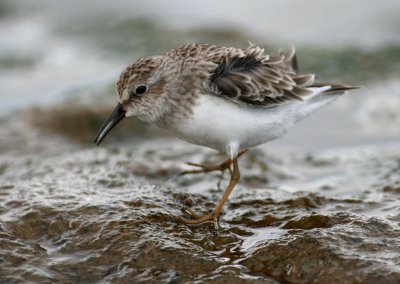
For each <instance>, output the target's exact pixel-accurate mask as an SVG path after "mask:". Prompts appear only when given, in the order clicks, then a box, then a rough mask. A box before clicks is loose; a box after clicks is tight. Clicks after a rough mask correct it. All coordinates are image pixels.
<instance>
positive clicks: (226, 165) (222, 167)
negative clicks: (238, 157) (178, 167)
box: [179, 159, 231, 175]
mask: <svg viewBox="0 0 400 284" xmlns="http://www.w3.org/2000/svg"><path fill="white" fill-rule="evenodd" d="M186 164H188V165H189V166H193V167H196V168H198V169H194V170H186V171H182V172H181V173H180V174H179V175H187V174H202V173H209V172H215V171H220V172H222V173H224V172H225V171H226V170H227V169H228V170H229V171H231V169H230V165H231V159H227V160H225V161H223V162H222V163H220V164H217V165H205V164H197V163H191V162H186Z"/></svg>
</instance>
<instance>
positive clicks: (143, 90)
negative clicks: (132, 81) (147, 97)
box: [135, 85, 147, 95]
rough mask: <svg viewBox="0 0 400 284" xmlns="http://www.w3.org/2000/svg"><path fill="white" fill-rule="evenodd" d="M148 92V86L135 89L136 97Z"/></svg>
mask: <svg viewBox="0 0 400 284" xmlns="http://www.w3.org/2000/svg"><path fill="white" fill-rule="evenodd" d="M146 91H147V86H145V85H139V86H137V87H136V89H135V93H136V95H143V94H144V93H146Z"/></svg>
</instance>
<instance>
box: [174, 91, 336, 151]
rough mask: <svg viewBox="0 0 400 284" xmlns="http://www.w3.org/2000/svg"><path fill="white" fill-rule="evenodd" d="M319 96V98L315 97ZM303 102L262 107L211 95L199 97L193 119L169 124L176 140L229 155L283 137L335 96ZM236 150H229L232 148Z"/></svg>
mask: <svg viewBox="0 0 400 284" xmlns="http://www.w3.org/2000/svg"><path fill="white" fill-rule="evenodd" d="M318 97H322V96H318ZM323 97H326V98H329V100H328V99H326V98H324V99H318V100H314V102H313V103H312V101H311V100H307V101H304V102H288V103H285V104H282V105H279V106H276V107H271V108H263V107H253V106H248V105H239V104H236V103H234V102H231V101H228V100H226V99H223V98H219V97H217V96H212V95H202V96H200V98H199V101H198V102H197V105H196V107H195V108H194V110H193V116H191V117H190V118H186V119H185V120H183V119H182V120H179V121H175V122H174V123H173V125H168V128H169V130H170V131H171V132H172V133H174V134H175V135H176V136H178V137H179V138H181V139H183V140H185V141H188V142H190V143H193V144H197V145H202V146H206V147H209V148H213V149H216V150H219V151H223V152H227V154H232V150H233V151H235V152H236V151H237V150H238V149H247V148H251V147H254V146H257V145H260V144H263V143H265V142H268V141H271V140H273V139H277V138H280V137H282V136H283V135H284V134H285V133H286V132H287V131H288V130H289V129H290V128H292V127H293V125H294V124H295V123H296V122H297V121H299V120H300V119H301V118H303V117H305V116H306V115H308V114H309V113H311V112H312V111H314V110H315V109H317V108H320V107H321V106H322V105H325V104H327V103H328V102H330V101H332V100H333V99H334V98H336V97H337V96H333V95H332V96H323ZM232 146H233V147H234V148H237V149H231V147H232Z"/></svg>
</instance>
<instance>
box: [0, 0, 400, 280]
mask: <svg viewBox="0 0 400 284" xmlns="http://www.w3.org/2000/svg"><path fill="white" fill-rule="evenodd" d="M10 3H11V2H10ZM10 3H9V4H7V5H4V7H3V6H0V12H2V11H3V10H4V11H5V12H4V14H3V15H5V17H4V18H3V21H2V22H0V30H1V31H13V33H4V32H3V33H1V36H0V41H1V42H2V43H7V44H4V45H1V48H0V72H1V74H2V77H0V83H2V84H0V88H1V89H0V98H1V101H2V104H1V105H0V110H1V111H2V114H3V115H2V117H1V118H0V283H27V282H29V283H132V282H150V283H157V282H170V283H186V282H189V283H201V282H205V281H209V282H215V283H222V282H224V283H226V282H229V283H399V282H400V206H399V205H400V202H399V199H400V128H399V125H400V114H399V112H398V109H399V107H400V99H399V94H400V82H399V79H398V71H399V68H400V65H399V63H398V62H400V60H398V59H399V56H400V52H399V51H400V49H399V47H398V46H389V47H387V46H383V47H380V48H379V49H376V50H370V51H365V50H364V49H362V48H359V47H354V48H350V49H335V50H327V49H324V48H322V49H321V48H320V47H318V46H315V47H312V48H311V47H310V48H307V47H305V48H300V49H299V55H300V56H301V57H300V56H299V57H300V59H301V58H303V61H301V60H300V63H301V66H302V68H303V66H304V68H305V70H313V71H317V72H318V73H319V74H322V78H323V79H324V80H325V79H326V78H333V79H334V80H338V81H342V82H349V83H354V84H359V85H364V88H363V89H361V90H360V91H357V92H354V93H352V94H351V95H346V96H344V97H342V98H340V99H339V100H338V101H336V102H335V103H334V104H332V105H330V106H329V107H327V108H325V109H323V110H321V111H319V112H318V113H316V114H315V115H313V116H311V117H310V118H309V119H307V120H305V121H304V122H302V123H300V124H299V125H298V126H297V127H296V128H295V129H293V131H292V132H290V133H289V134H288V135H287V136H286V137H285V138H284V139H282V140H277V141H274V142H271V143H268V144H267V145H265V146H261V147H258V148H256V149H253V150H252V151H251V152H249V153H247V154H246V155H244V156H243V157H242V158H241V159H240V167H241V176H242V177H241V181H240V183H239V185H238V186H237V188H236V189H235V190H234V192H233V194H232V196H231V197H230V199H229V201H228V203H227V204H226V205H225V207H224V210H223V214H222V215H221V218H220V229H219V231H218V232H216V231H215V230H214V228H213V226H212V224H205V225H202V226H186V225H184V224H182V223H181V222H180V220H179V218H180V217H187V216H186V215H185V213H184V209H185V208H190V209H192V210H194V211H195V212H199V213H202V214H205V213H208V212H210V211H211V210H212V209H213V207H214V205H215V204H216V203H217V202H218V200H219V199H220V197H221V195H222V193H223V188H224V187H225V186H226V185H227V183H228V175H227V174H225V176H224V177H223V178H222V179H221V177H220V174H219V173H209V174H204V175H187V176H179V173H180V172H181V171H182V170H185V169H189V168H190V167H189V166H188V165H187V164H185V161H191V162H198V163H216V162H220V161H222V160H223V159H224V158H225V157H223V156H221V155H219V154H217V153H216V152H213V151H211V150H208V149H205V148H201V147H197V146H193V145H189V144H186V143H184V142H180V141H178V140H176V139H174V138H172V137H169V136H168V135H166V134H165V133H163V132H160V131H158V130H155V129H153V128H148V127H147V126H146V125H145V124H143V123H139V122H138V121H135V120H130V121H128V120H127V121H123V122H122V123H121V125H119V126H118V128H117V129H115V130H113V133H111V135H110V137H107V139H106V140H105V141H104V142H103V144H102V145H101V147H95V146H94V145H92V142H91V140H92V138H93V136H94V134H95V133H96V131H97V129H98V127H99V126H100V125H101V123H102V121H103V120H104V119H105V118H106V117H107V115H108V114H109V111H110V110H111V109H112V107H113V105H114V103H115V102H114V99H115V97H114V96H113V95H110V94H113V93H114V80H115V78H116V76H117V75H118V73H119V71H120V70H121V68H123V66H125V65H126V64H127V61H129V60H131V59H132V58H137V57H139V56H143V55H148V54H153V53H159V52H162V51H164V50H165V49H168V48H170V47H173V46H176V45H179V44H181V43H184V42H190V41H209V42H213V43H220V44H226V45H230V44H235V45H236V44H239V45H241V46H243V45H245V44H246V43H245V40H247V39H249V38H246V37H247V36H248V35H247V34H246V35H244V34H242V33H240V32H238V31H235V30H229V29H226V30H217V31H215V30H213V31H210V30H207V29H201V28H200V29H197V30H187V31H182V30H174V29H168V28H165V27H164V26H160V25H159V24H157V22H151V21H148V19H143V18H140V19H136V18H134V19H126V17H127V16H126V15H125V14H124V16H123V17H122V18H123V19H119V18H117V19H115V20H114V21H110V19H111V18H112V17H111V16H112V15H109V14H107V13H106V11H104V9H100V10H101V11H103V12H102V14H101V15H102V16H101V17H100V16H96V15H93V13H87V14H86V13H84V14H83V15H81V14H79V13H78V14H77V15H75V13H73V12H74V10H71V7H70V6H69V5H66V4H54V6H52V5H49V6H46V5H44V4H41V5H40V6H39V8H40V9H38V8H37V7H36V8H35V5H32V7H30V8H31V9H32V10H30V11H29V12H31V13H29V16H27V14H26V13H27V12H28V9H27V8H25V6H24V5H21V4H19V5H17V6H16V7H14V8H15V11H13V9H12V7H13V5H11V4H10ZM57 5H61V6H62V8H65V10H66V11H67V13H66V14H65V15H64V14H63V13H61V10H60V6H57ZM274 5H275V4H274ZM42 8H43V10H42ZM44 8H46V9H44ZM2 9H3V10H2ZM7 9H10V10H7ZM146 9H147V8H146ZM146 9H144V10H143V11H145V10H146ZM89 10H90V9H89ZM150 10H151V9H150ZM171 10H172V9H171ZM378 10H379V9H378ZM83 11H85V9H83ZM112 11H114V10H112ZM55 12H56V13H55ZM13 13H15V14H13ZM53 13H55V14H53ZM57 13H59V14H63V16H59V17H58V16H57V15H58V14H57ZM168 13H171V11H169V12H168ZM168 13H166V15H168ZM69 14H71V15H72V14H73V15H74V16H71V15H69ZM122 14H123V13H122ZM0 15H1V13H0ZM68 15H69V16H68ZM82 16H88V18H87V19H84V20H83V18H84V17H82ZM153 16H154V15H153ZM68 17H72V19H73V21H71V19H70V18H68ZM124 17H125V18H124ZM104 19H107V21H105V20H104ZM390 19H391V18H390V17H389V16H387V22H388V23H389V22H390ZM360 22H362V21H361V20H360ZM175 24H176V23H175ZM205 24H207V23H205ZM388 31H390V29H389V30H388ZM389 34H390V33H389ZM107 35H110V36H107ZM126 35H135V36H132V37H126ZM347 36H349V34H348V35H347ZM345 37H346V36H345ZM252 40H253V39H252ZM360 40H361V39H360ZM374 40H378V39H377V38H375V39H374ZM267 46H268V45H267ZM315 57H317V58H318V59H316V58H315ZM83 59H84V60H83ZM82 62H84V63H82ZM78 65H79V66H80V68H76V66H78ZM327 66H328V67H329V68H327ZM94 102H95V103H94Z"/></svg>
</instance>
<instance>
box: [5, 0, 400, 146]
mask: <svg viewBox="0 0 400 284" xmlns="http://www.w3.org/2000/svg"><path fill="white" fill-rule="evenodd" d="M360 11H362V12H360ZM399 11H400V4H399V2H398V1H395V0H384V1H379V2H365V1H362V0H353V1H350V2H332V1H316V0H313V1H307V2H304V1H296V2H293V1H278V0H277V1H252V2H251V4H249V3H248V2H245V1H234V2H232V1H218V2H214V1H195V2H187V1H183V0H181V1H168V2H166V1H161V0H160V1H146V2H142V1H123V0H117V1H113V2H112V3H110V2H109V1H105V0H101V1H85V2H84V3H82V2H81V1H77V0H73V1H34V2H26V1H2V2H1V4H0V17H1V18H0V19H1V20H0V43H1V44H0V72H1V77H0V80H1V81H0V99H1V105H0V109H1V111H2V113H3V114H4V115H3V117H7V116H8V115H10V113H12V116H18V115H19V114H20V113H21V111H23V113H24V114H26V115H27V116H26V117H29V119H28V120H29V123H31V125H33V126H34V127H39V128H44V129H45V130H48V131H50V132H54V133H55V134H57V135H62V136H66V137H68V138H69V139H71V140H73V141H75V142H80V143H83V144H87V145H89V143H90V142H91V139H92V137H93V134H94V133H95V132H96V130H97V128H98V126H99V125H100V124H101V122H102V120H103V119H104V118H105V117H106V116H107V115H108V112H109V111H110V110H111V108H112V107H113V105H114V103H115V82H116V79H117V78H118V75H119V74H120V72H121V71H122V70H123V69H124V68H125V66H126V65H128V64H129V63H130V62H132V61H134V60H136V59H138V58H140V57H143V56H149V55H154V54H161V53H164V52H166V51H167V50H168V49H170V48H173V47H176V46H179V45H182V44H185V43H192V42H204V43H213V44H220V45H226V46H238V47H246V46H247V44H248V43H247V42H248V41H251V42H254V43H257V44H259V45H261V46H262V47H265V48H266V51H267V53H271V54H274V53H277V52H278V50H279V49H288V48H289V47H290V46H295V47H296V48H297V52H298V59H299V63H300V70H301V71H302V72H306V73H307V72H311V73H316V74H317V78H318V80H320V81H332V82H341V83H347V84H353V85H359V86H363V87H364V88H363V89H361V90H359V91H356V92H352V93H351V94H350V95H348V96H346V97H343V98H341V99H340V100H338V101H337V102H335V103H334V105H332V106H330V107H329V108H326V109H324V110H321V111H320V112H318V113H317V114H316V115H314V116H312V117H310V118H309V119H307V120H305V121H304V122H303V123H301V124H300V125H299V126H298V127H297V128H295V129H294V130H293V131H292V132H291V133H289V135H288V136H287V137H285V138H284V143H283V142H282V141H280V142H273V143H270V144H269V146H270V147H278V148H280V147H289V148H292V147H299V148H302V149H309V147H313V148H321V147H322V148H324V147H331V146H335V147H337V146H346V145H358V144H365V143H379V142H382V141H389V140H393V139H398V138H399V137H400V131H399V130H400V128H399V127H400V114H399V111H398V109H399V108H400V99H399V92H400V82H399V74H400V18H399V17H398V15H399ZM28 131H29V130H28ZM160 134H162V135H166V134H165V133H162V132H159V131H154V130H153V129H152V128H150V129H149V127H148V126H147V125H144V124H142V123H140V122H139V121H135V120H131V121H124V122H123V123H122V124H121V125H120V126H119V127H118V128H117V129H116V131H115V133H114V135H110V137H108V138H107V139H110V140H114V141H124V140H123V139H125V140H126V139H127V140H131V139H140V138H141V137H143V136H146V135H150V136H152V135H156V136H157V135H160Z"/></svg>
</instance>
